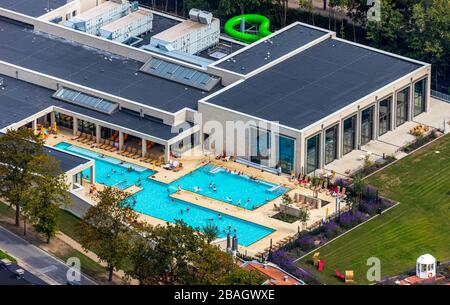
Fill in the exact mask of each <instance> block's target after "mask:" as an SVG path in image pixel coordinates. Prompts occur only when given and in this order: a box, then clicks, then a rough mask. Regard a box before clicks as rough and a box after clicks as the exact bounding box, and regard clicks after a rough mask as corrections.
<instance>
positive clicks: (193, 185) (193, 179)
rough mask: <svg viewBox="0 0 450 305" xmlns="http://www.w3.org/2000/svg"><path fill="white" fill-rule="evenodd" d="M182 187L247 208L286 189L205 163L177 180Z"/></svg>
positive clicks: (261, 202)
mask: <svg viewBox="0 0 450 305" xmlns="http://www.w3.org/2000/svg"><path fill="white" fill-rule="evenodd" d="M176 183H177V184H178V185H180V186H181V188H182V189H184V190H188V191H191V192H195V193H198V194H201V195H204V196H207V197H210V198H213V199H216V200H220V201H223V202H226V203H229V204H233V205H236V206H240V207H241V208H245V209H247V210H253V209H255V208H258V207H260V206H262V205H264V204H266V203H267V202H269V201H272V200H274V199H275V198H277V197H279V196H281V195H283V194H284V193H285V192H287V191H288V190H289V189H288V188H285V187H282V186H279V185H276V184H272V183H268V182H265V181H261V180H252V179H250V178H249V177H247V176H243V175H238V174H237V173H233V172H227V171H226V169H224V168H221V167H216V166H214V165H211V164H207V165H205V166H203V167H201V168H199V169H197V170H195V171H193V172H192V173H190V174H188V175H186V176H183V177H182V178H180V179H178V180H177V181H176Z"/></svg>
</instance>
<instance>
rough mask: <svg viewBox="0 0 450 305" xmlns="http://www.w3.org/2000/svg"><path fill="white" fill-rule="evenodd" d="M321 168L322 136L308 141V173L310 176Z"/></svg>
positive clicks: (318, 135)
mask: <svg viewBox="0 0 450 305" xmlns="http://www.w3.org/2000/svg"><path fill="white" fill-rule="evenodd" d="M319 166H320V134H317V135H315V136H313V137H311V138H309V139H308V140H307V141H306V173H307V174H309V173H311V172H313V171H315V170H316V169H318V168H319Z"/></svg>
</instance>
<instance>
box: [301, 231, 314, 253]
mask: <svg viewBox="0 0 450 305" xmlns="http://www.w3.org/2000/svg"><path fill="white" fill-rule="evenodd" d="M314 239H315V238H314V237H313V236H311V235H309V234H303V235H302V236H300V237H299V238H298V239H297V245H298V247H299V248H300V249H302V250H303V251H309V250H312V249H314V247H315V246H314Z"/></svg>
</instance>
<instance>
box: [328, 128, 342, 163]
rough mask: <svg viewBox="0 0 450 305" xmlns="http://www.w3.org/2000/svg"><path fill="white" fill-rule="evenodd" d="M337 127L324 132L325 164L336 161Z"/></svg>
mask: <svg viewBox="0 0 450 305" xmlns="http://www.w3.org/2000/svg"><path fill="white" fill-rule="evenodd" d="M338 126H339V125H335V126H333V127H331V128H329V129H327V130H326V131H325V164H328V163H331V162H333V161H334V160H336V159H337V147H338V131H339V128H338Z"/></svg>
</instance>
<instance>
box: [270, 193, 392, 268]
mask: <svg viewBox="0 0 450 305" xmlns="http://www.w3.org/2000/svg"><path fill="white" fill-rule="evenodd" d="M366 192H367V193H366V195H365V198H364V199H363V200H362V202H361V203H360V204H359V205H358V207H357V208H355V209H353V210H352V209H350V210H348V211H346V212H343V213H341V214H340V216H335V217H334V218H333V219H331V220H329V221H328V222H326V223H323V224H321V225H320V226H319V227H317V228H315V229H313V230H311V231H309V232H303V233H301V234H300V235H299V236H298V237H297V238H296V239H295V240H293V241H291V242H290V243H288V244H286V245H285V246H283V247H282V248H280V249H279V250H277V251H275V252H274V253H277V252H278V251H287V252H289V253H290V255H292V256H295V257H300V256H303V255H305V254H306V253H308V252H310V251H312V250H314V249H315V248H317V247H319V246H321V245H323V244H325V243H326V242H328V241H330V240H332V239H333V238H336V237H338V236H339V235H342V234H343V233H345V232H346V231H348V230H350V229H351V228H353V227H355V226H357V225H359V224H361V223H363V222H365V221H367V220H368V219H370V218H371V217H372V216H374V215H375V214H377V213H380V212H381V211H383V210H385V209H387V208H389V207H391V206H393V205H394V204H395V202H394V201H392V200H389V199H386V198H382V197H378V198H377V197H376V195H373V193H375V194H376V189H370V187H368V188H366ZM372 196H374V197H373V198H372ZM272 257H273V255H272ZM275 257H277V256H275ZM273 262H274V261H273ZM274 263H275V262H274ZM286 271H289V270H286Z"/></svg>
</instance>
